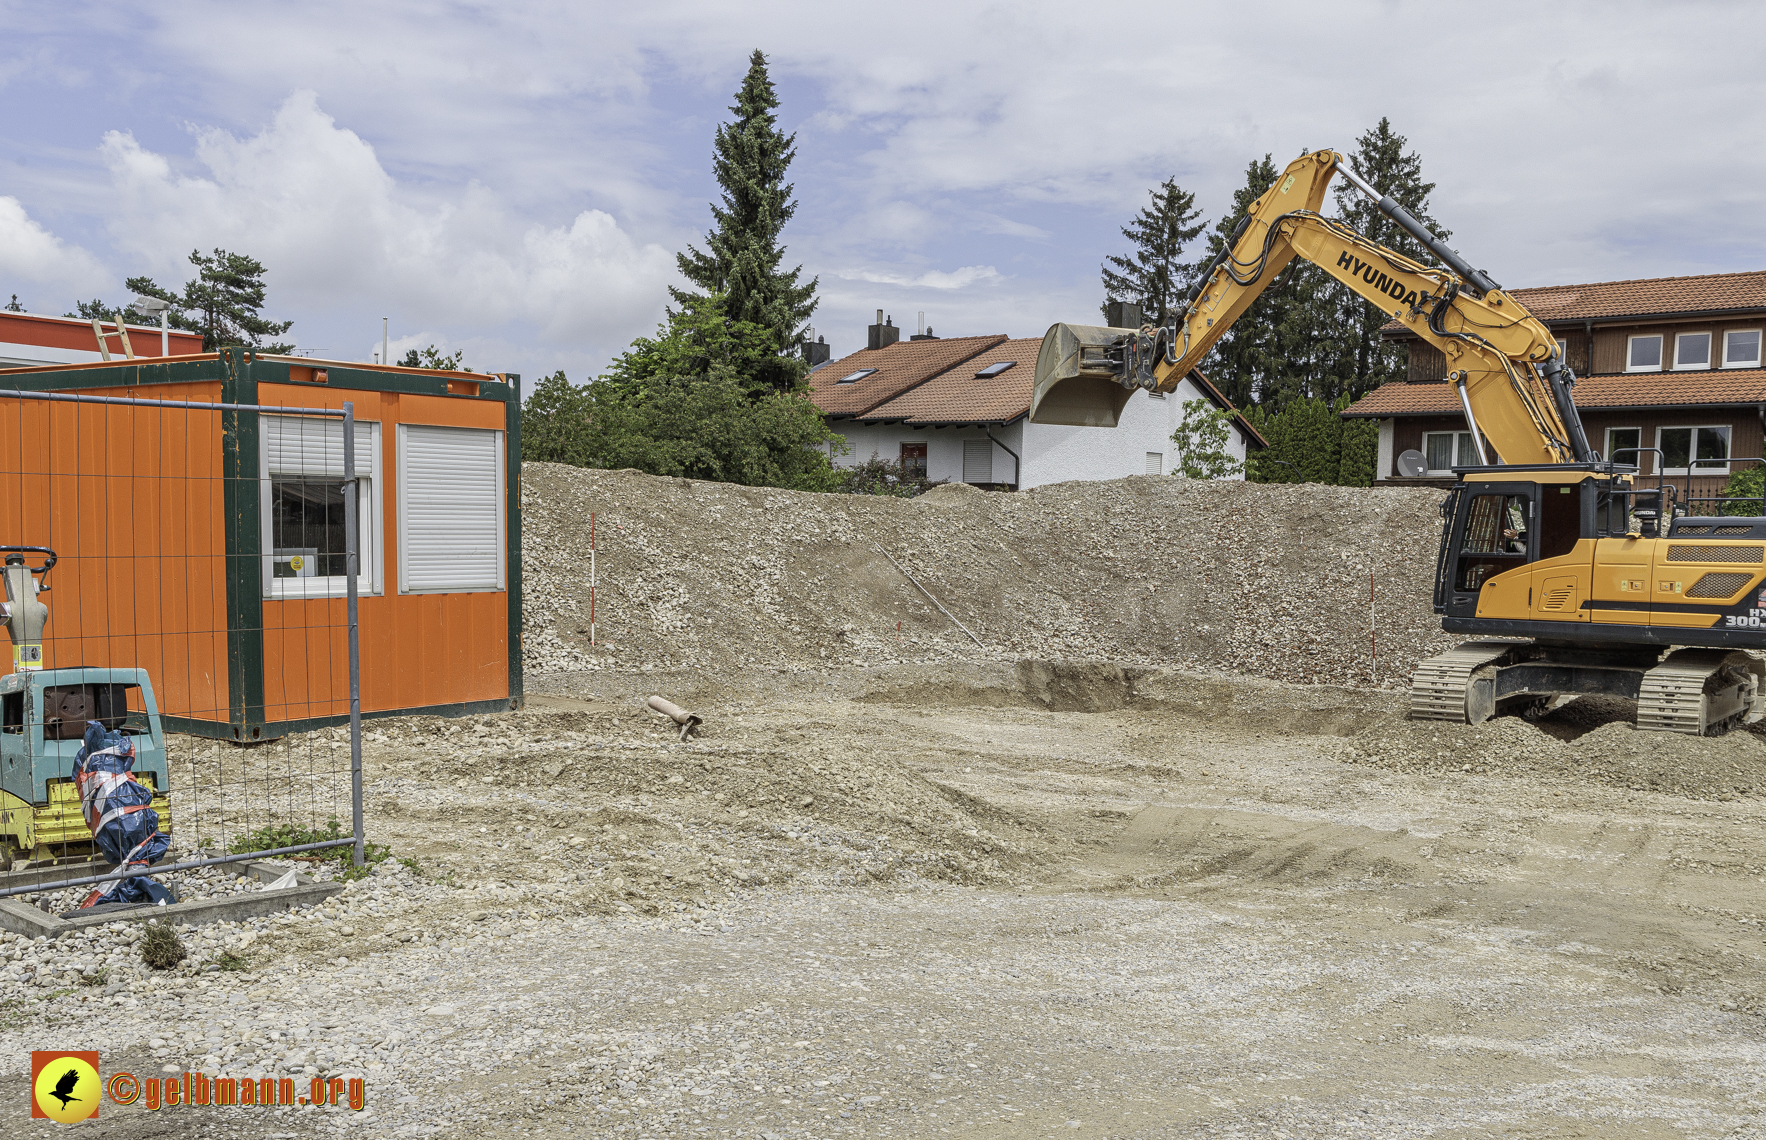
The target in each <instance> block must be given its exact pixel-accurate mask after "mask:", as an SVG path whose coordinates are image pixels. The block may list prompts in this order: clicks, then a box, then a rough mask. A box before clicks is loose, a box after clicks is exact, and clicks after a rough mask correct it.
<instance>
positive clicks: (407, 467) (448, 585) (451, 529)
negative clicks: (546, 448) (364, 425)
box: [398, 424, 508, 594]
mask: <svg viewBox="0 0 1766 1140" xmlns="http://www.w3.org/2000/svg"><path fill="white" fill-rule="evenodd" d="M398 496H399V504H398V506H399V520H398V522H399V593H401V594H465V593H474V592H482V591H486V590H501V589H503V588H504V586H505V582H506V575H507V573H508V567H507V566H506V565H505V561H506V558H505V551H506V550H507V544H506V542H505V541H504V537H505V536H504V533H503V531H504V502H505V500H504V463H503V433H502V432H500V431H491V430H489V429H485V428H456V427H431V426H428V425H425V424H400V425H399V479H398Z"/></svg>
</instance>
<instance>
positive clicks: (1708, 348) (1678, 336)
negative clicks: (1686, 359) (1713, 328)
mask: <svg viewBox="0 0 1766 1140" xmlns="http://www.w3.org/2000/svg"><path fill="white" fill-rule="evenodd" d="M1697 336H1702V337H1704V338H1705V359H1704V360H1703V361H1701V362H1699V363H1697V364H1682V363H1680V342H1681V341H1683V340H1686V339H1688V338H1689V337H1697ZM1716 347H1717V338H1716V337H1715V335H1713V334H1712V333H1708V332H1684V333H1675V334H1674V371H1676V372H1696V371H1708V370H1709V369H1710V367H1711V361H1712V359H1713V352H1712V350H1713V349H1715V348H1716Z"/></svg>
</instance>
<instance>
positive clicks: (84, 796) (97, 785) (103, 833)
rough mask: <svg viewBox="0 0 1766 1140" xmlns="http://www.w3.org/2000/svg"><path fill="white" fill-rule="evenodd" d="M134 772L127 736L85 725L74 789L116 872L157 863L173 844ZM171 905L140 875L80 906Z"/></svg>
mask: <svg viewBox="0 0 1766 1140" xmlns="http://www.w3.org/2000/svg"><path fill="white" fill-rule="evenodd" d="M134 767H135V742H134V741H133V740H132V739H130V737H129V734H128V733H126V732H123V731H121V730H118V731H116V732H111V731H108V730H107V729H106V728H105V727H104V725H103V724H101V723H99V722H98V721H95V720H89V721H87V722H86V737H85V740H84V741H82V742H81V744H80V750H79V751H78V752H76V753H75V754H74V771H73V777H74V786H75V787H76V788H78V789H79V792H80V810H81V811H82V812H84V813H85V816H86V826H87V827H89V828H91V829H92V840H93V842H94V843H95V844H97V846H98V853H99V854H100V855H102V856H103V857H104V861H105V862H106V863H109V864H110V865H111V866H113V867H116V868H118V869H122V868H124V867H137V866H139V867H146V866H150V865H152V864H154V863H157V862H159V861H160V860H161V859H163V858H164V857H165V854H166V849H167V848H169V847H170V846H171V845H172V841H171V838H170V837H169V836H166V835H163V834H161V833H160V830H159V813H158V812H156V811H154V810H153V791H152V789H150V788H148V787H145V786H144V785H142V784H141V783H140V782H139V781H138V780H136V779H135V774H134V771H133V769H134ZM171 901H172V895H171V892H170V891H168V890H166V888H165V887H162V886H161V885H160V884H159V883H157V882H155V881H154V880H153V879H151V878H149V877H147V876H145V875H140V876H136V877H134V878H131V879H117V880H115V881H113V882H109V883H104V884H102V885H101V886H100V887H99V889H98V890H96V891H94V892H92V894H91V896H90V897H88V898H87V899H86V901H85V903H84V904H83V906H95V905H98V904H100V903H144V902H153V903H158V904H161V905H164V904H166V903H169V902H171Z"/></svg>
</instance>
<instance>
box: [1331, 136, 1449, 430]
mask: <svg viewBox="0 0 1766 1140" xmlns="http://www.w3.org/2000/svg"><path fill="white" fill-rule="evenodd" d="M1408 141H1409V140H1407V139H1406V138H1405V137H1404V136H1403V135H1400V134H1395V133H1394V132H1393V130H1392V123H1391V121H1390V120H1389V119H1387V118H1385V117H1384V116H1382V117H1381V118H1380V121H1379V124H1378V125H1377V126H1375V127H1373V128H1372V129H1371V130H1368V131H1366V132H1364V133H1363V134H1362V135H1361V137H1360V138H1358V139H1356V140H1355V151H1354V153H1353V154H1350V155H1348V156H1347V157H1348V159H1349V166H1350V168H1351V169H1352V170H1354V171H1355V173H1356V174H1358V175H1360V176H1361V177H1362V178H1364V179H1366V180H1367V182H1368V184H1369V185H1370V186H1372V187H1373V188H1374V189H1375V190H1377V191H1379V192H1380V193H1381V194H1388V195H1390V196H1391V197H1392V199H1393V200H1394V201H1396V202H1397V203H1398V204H1399V205H1401V206H1403V207H1404V208H1405V209H1407V210H1409V211H1410V212H1411V213H1412V214H1413V215H1415V217H1416V218H1417V219H1418V220H1419V221H1421V222H1422V223H1423V224H1424V225H1426V226H1428V227H1429V228H1430V229H1431V230H1434V231H1435V232H1436V233H1437V234H1439V235H1440V236H1441V237H1443V238H1447V237H1450V236H1452V232H1451V231H1449V230H1444V229H1442V228H1441V226H1440V225H1439V224H1438V223H1437V222H1436V221H1435V220H1434V219H1433V218H1432V217H1430V216H1429V195H1430V193H1431V192H1433V191H1434V189H1435V184H1434V183H1433V182H1424V181H1423V161H1422V156H1421V155H1419V154H1418V153H1417V152H1415V151H1411V152H1409V153H1408V154H1407V153H1405V149H1404V148H1405V146H1406V145H1407V143H1408ZM1336 199H1337V210H1338V214H1339V216H1340V217H1341V218H1342V219H1343V221H1345V222H1347V223H1349V224H1350V225H1351V226H1353V227H1355V229H1356V230H1358V231H1360V233H1361V234H1362V235H1363V236H1365V237H1366V238H1367V239H1368V240H1370V241H1374V242H1377V243H1379V244H1380V245H1383V246H1385V247H1387V248H1388V249H1395V250H1397V251H1398V252H1399V253H1402V254H1404V255H1405V256H1406V257H1409V258H1413V259H1415V260H1417V261H1420V262H1422V263H1423V264H1424V265H1432V264H1434V263H1435V259H1434V257H1433V256H1432V255H1431V254H1430V253H1429V251H1428V250H1427V249H1425V248H1423V246H1422V245H1421V244H1420V243H1418V242H1417V240H1416V239H1415V238H1413V237H1411V236H1410V234H1408V233H1406V232H1405V231H1404V230H1403V229H1401V228H1400V227H1399V225H1398V223H1397V222H1394V221H1393V220H1392V219H1391V218H1388V217H1387V216H1386V215H1385V214H1382V213H1380V210H1379V206H1378V205H1377V204H1376V203H1374V202H1373V201H1371V200H1370V199H1369V198H1368V197H1367V195H1365V194H1363V193H1362V192H1361V191H1359V190H1357V189H1355V187H1354V186H1352V185H1350V184H1349V182H1348V180H1347V179H1342V180H1339V182H1338V184H1337V187H1336ZM1332 288H1333V292H1334V293H1336V295H1337V296H1336V300H1337V304H1338V305H1339V307H1340V309H1341V324H1342V328H1343V336H1344V340H1345V341H1346V342H1347V343H1346V345H1345V347H1346V349H1347V351H1348V368H1349V372H1350V375H1349V377H1348V384H1347V386H1346V388H1345V389H1344V390H1345V391H1347V392H1348V394H1349V395H1350V396H1351V397H1352V398H1354V399H1360V398H1361V397H1362V396H1364V395H1366V394H1367V393H1368V392H1370V391H1372V390H1373V389H1375V388H1377V387H1379V386H1380V385H1381V384H1384V383H1386V382H1387V381H1388V380H1397V379H1402V378H1403V376H1404V370H1405V363H1406V361H1405V350H1404V349H1402V348H1399V347H1396V346H1394V345H1392V344H1390V343H1389V342H1386V341H1382V340H1381V339H1380V326H1381V325H1383V324H1385V323H1386V322H1387V321H1388V320H1390V319H1391V314H1390V313H1386V312H1382V311H1380V310H1379V309H1377V308H1375V307H1374V306H1373V305H1371V304H1369V303H1368V302H1367V301H1364V300H1362V299H1361V298H1360V297H1358V296H1356V295H1355V294H1353V293H1351V292H1350V291H1349V290H1348V288H1346V287H1345V286H1342V285H1338V284H1336V283H1335V282H1333V285H1332Z"/></svg>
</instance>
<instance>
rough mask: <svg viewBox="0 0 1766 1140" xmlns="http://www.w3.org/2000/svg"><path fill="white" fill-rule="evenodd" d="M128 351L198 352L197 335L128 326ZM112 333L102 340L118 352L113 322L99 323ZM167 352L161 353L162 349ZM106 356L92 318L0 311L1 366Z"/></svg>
mask: <svg viewBox="0 0 1766 1140" xmlns="http://www.w3.org/2000/svg"><path fill="white" fill-rule="evenodd" d="M127 328H128V331H129V351H130V352H133V353H134V354H135V355H136V356H160V355H168V354H169V355H171V356H187V355H189V354H191V353H196V352H201V351H202V334H201V333H191V332H182V331H179V330H177V329H174V330H172V331H171V332H168V333H166V334H165V336H164V338H163V341H164V343H163V345H162V343H161V342H162V337H161V336H160V330H159V327H158V326H157V325H156V326H152V327H149V326H147V325H128V326H127ZM104 331H105V332H107V333H110V334H111V336H110V337H109V338H108V339H107V340H106V341H105V342H104V348H108V349H109V350H110V355H111V356H113V357H120V356H123V355H125V354H124V352H123V344H122V338H120V337H118V336H116V335H115V334H116V331H117V326H116V325H115V324H113V323H112V322H110V321H105V322H104ZM162 347H163V348H165V349H166V350H167V352H166V353H165V354H162V353H161V351H160V350H161V348H162ZM104 359H105V356H104V352H103V349H101V348H100V347H99V341H98V333H97V332H96V331H95V330H94V329H93V328H92V322H91V321H83V320H80V319H79V318H77V317H51V316H47V315H45V314H43V313H15V312H12V311H10V310H0V368H35V367H41V366H43V365H45V364H96V363H98V362H99V361H102V360H104Z"/></svg>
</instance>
